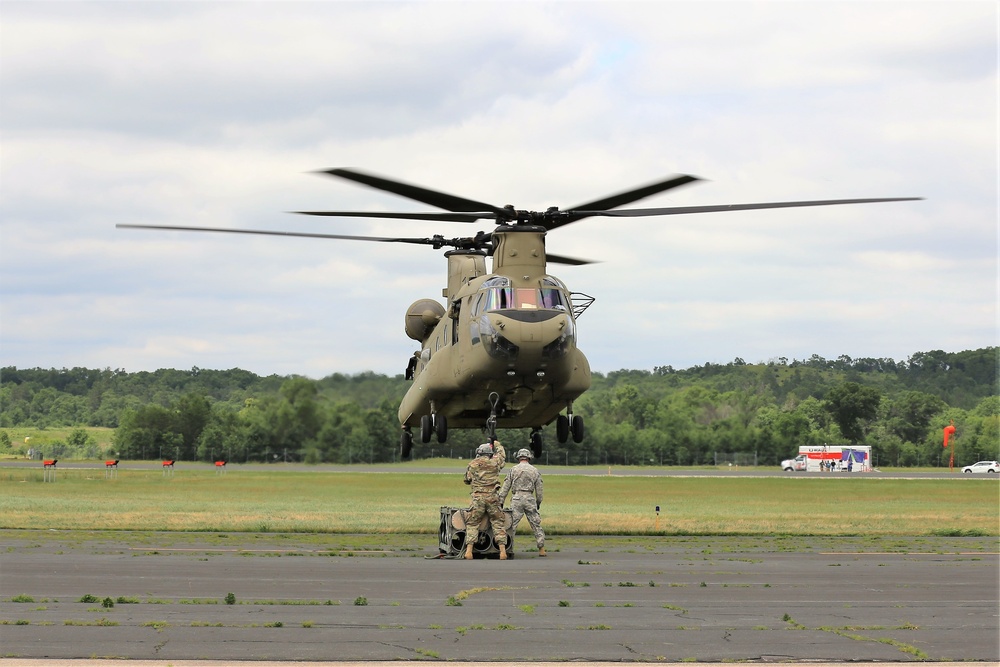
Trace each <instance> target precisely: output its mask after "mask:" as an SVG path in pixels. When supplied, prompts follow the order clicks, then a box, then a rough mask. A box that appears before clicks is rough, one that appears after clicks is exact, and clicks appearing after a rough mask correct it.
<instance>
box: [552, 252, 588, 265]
mask: <svg viewBox="0 0 1000 667" xmlns="http://www.w3.org/2000/svg"><path fill="white" fill-rule="evenodd" d="M545 261H547V262H548V263H549V264H569V265H570V266H583V265H584V264H595V263H596V260H593V259H577V258H576V257H566V256H565V255H553V254H551V253H548V252H547V253H545Z"/></svg>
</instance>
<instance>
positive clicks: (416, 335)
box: [406, 299, 444, 343]
mask: <svg viewBox="0 0 1000 667" xmlns="http://www.w3.org/2000/svg"><path fill="white" fill-rule="evenodd" d="M442 317H444V306H442V305H441V304H440V303H438V302H437V301H435V300H434V299H421V300H420V301H414V302H413V304H411V305H410V307H409V308H407V309H406V335H407V336H409V337H410V338H412V339H413V340H416V341H420V342H421V343H422V342H424V341H425V340H427V337H428V336H430V335H431V332H432V331H434V327H435V326H437V323H438V322H439V321H441V318H442Z"/></svg>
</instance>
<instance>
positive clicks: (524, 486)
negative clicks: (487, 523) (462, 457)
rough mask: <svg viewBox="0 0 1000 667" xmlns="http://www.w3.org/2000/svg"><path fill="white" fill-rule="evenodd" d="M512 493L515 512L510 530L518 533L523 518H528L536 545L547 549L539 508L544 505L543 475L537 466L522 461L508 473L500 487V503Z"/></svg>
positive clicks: (512, 505) (512, 504)
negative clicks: (518, 525) (508, 493)
mask: <svg viewBox="0 0 1000 667" xmlns="http://www.w3.org/2000/svg"><path fill="white" fill-rule="evenodd" d="M508 491H510V492H511V493H512V495H511V499H510V508H511V509H512V510H513V516H512V517H511V524H510V529H511V531H512V532H516V531H517V524H518V523H519V522H520V521H521V517H522V516H525V517H528V523H529V524H530V525H531V532H532V533H534V534H535V544H536V545H538V548H539V549H544V548H545V531H543V530H542V517H541V516H539V514H538V506H539V505H541V504H542V492H543V489H542V475H541V473H540V472H538V469H537V468H535V466H533V465H531V464H530V463H528V462H527V461H525V460H521V462H520V463H518V464H517V465H516V466H514V467H513V468H511V470H510V472H509V473H507V479H505V480H504V482H503V486H502V487H500V502H501V504H502V503H503V501H504V498H506V497H507V492H508Z"/></svg>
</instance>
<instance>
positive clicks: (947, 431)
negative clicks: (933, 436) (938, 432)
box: [942, 424, 955, 447]
mask: <svg viewBox="0 0 1000 667" xmlns="http://www.w3.org/2000/svg"><path fill="white" fill-rule="evenodd" d="M953 435H955V425H954V424H949V425H948V426H945V427H944V444H943V445H942V447H947V446H948V438H950V437H951V436H953Z"/></svg>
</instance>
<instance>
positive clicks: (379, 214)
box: [292, 211, 496, 222]
mask: <svg viewBox="0 0 1000 667" xmlns="http://www.w3.org/2000/svg"><path fill="white" fill-rule="evenodd" d="M292 212H293V213H298V214H299V215H322V216H328V217H337V218H392V219H397V220H434V221H442V222H476V221H477V220H482V219H483V218H490V219H496V215H495V214H494V213H491V212H486V211H481V212H478V213H441V212H430V213H396V212H389V211H292Z"/></svg>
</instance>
